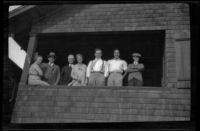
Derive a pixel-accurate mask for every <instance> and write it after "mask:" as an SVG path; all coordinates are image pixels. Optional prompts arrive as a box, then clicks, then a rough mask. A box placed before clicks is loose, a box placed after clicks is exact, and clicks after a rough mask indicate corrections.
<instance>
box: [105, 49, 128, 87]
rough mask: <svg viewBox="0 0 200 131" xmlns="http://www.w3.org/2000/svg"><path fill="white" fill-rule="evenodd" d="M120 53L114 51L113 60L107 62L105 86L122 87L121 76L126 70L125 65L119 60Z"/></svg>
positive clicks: (116, 50) (124, 62)
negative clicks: (106, 81) (107, 74)
mask: <svg viewBox="0 0 200 131" xmlns="http://www.w3.org/2000/svg"><path fill="white" fill-rule="evenodd" d="M119 56H120V51H119V50H118V49H115V50H114V58H113V59H111V60H109V61H108V73H109V77H108V83H107V86H122V85H123V77H122V74H123V73H124V71H126V69H127V63H126V61H124V60H121V59H120V58H119Z"/></svg>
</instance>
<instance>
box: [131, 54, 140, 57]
mask: <svg viewBox="0 0 200 131" xmlns="http://www.w3.org/2000/svg"><path fill="white" fill-rule="evenodd" d="M132 56H136V57H141V54H140V53H133V54H132Z"/></svg>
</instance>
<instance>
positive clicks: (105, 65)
mask: <svg viewBox="0 0 200 131" xmlns="http://www.w3.org/2000/svg"><path fill="white" fill-rule="evenodd" d="M104 63H105V64H104V77H107V76H108V73H109V72H108V66H109V63H108V62H107V61H104Z"/></svg>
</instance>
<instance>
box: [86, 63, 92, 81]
mask: <svg viewBox="0 0 200 131" xmlns="http://www.w3.org/2000/svg"><path fill="white" fill-rule="evenodd" d="M91 64H92V61H90V62H89V64H88V66H87V71H86V77H90V72H91Z"/></svg>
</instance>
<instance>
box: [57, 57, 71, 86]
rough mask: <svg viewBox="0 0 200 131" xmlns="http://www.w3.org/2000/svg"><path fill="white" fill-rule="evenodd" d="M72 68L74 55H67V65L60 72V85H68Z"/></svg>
mask: <svg viewBox="0 0 200 131" xmlns="http://www.w3.org/2000/svg"><path fill="white" fill-rule="evenodd" d="M73 66H74V55H71V54H70V55H68V64H67V65H65V66H64V67H63V68H62V70H61V79H60V83H59V84H60V85H68V84H69V83H70V82H71V81H72V77H71V71H72V68H73Z"/></svg>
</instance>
